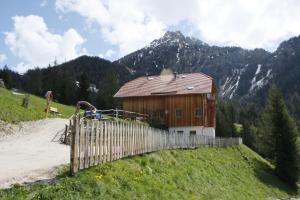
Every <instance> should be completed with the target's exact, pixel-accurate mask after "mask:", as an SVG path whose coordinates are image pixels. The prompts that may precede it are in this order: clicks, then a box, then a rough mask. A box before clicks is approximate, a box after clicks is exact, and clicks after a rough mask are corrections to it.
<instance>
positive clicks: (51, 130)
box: [0, 118, 70, 188]
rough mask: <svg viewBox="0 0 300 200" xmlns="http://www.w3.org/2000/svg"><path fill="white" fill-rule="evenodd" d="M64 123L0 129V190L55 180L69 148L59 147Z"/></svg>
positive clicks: (53, 121) (56, 121)
mask: <svg viewBox="0 0 300 200" xmlns="http://www.w3.org/2000/svg"><path fill="white" fill-rule="evenodd" d="M66 123H67V120H66V119H59V118H55V119H44V120H38V121H31V122H23V123H21V124H18V125H10V124H6V125H3V123H2V124H1V125H2V128H1V129H0V188H7V187H10V186H11V185H12V184H15V183H19V184H22V183H25V182H33V181H37V180H44V179H50V178H53V177H54V176H55V170H54V169H55V167H57V166H59V165H62V164H67V163H69V161H70V147H69V146H66V145H63V144H60V142H59V138H60V136H61V134H62V132H63V130H64V127H65V124H66ZM8 131H9V132H8Z"/></svg>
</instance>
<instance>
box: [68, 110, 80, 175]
mask: <svg viewBox="0 0 300 200" xmlns="http://www.w3.org/2000/svg"><path fill="white" fill-rule="evenodd" d="M73 120H74V125H73V128H72V132H71V133H72V143H71V144H72V145H71V165H70V166H71V172H72V174H75V173H76V172H78V135H79V115H75V116H74V118H73Z"/></svg>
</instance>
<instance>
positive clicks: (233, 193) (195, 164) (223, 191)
mask: <svg viewBox="0 0 300 200" xmlns="http://www.w3.org/2000/svg"><path fill="white" fill-rule="evenodd" d="M65 170H67V169H65ZM294 195H296V193H295V191H292V190H291V189H290V188H289V187H288V186H287V185H286V184H284V183H283V182H281V181H280V180H279V179H278V178H277V177H276V176H274V175H273V172H272V168H271V166H270V164H269V163H267V162H266V161H265V160H264V159H262V158H261V157H260V156H258V155H257V154H256V153H254V152H253V151H251V150H250V149H248V148H247V147H246V146H244V145H241V146H239V147H232V148H198V149H194V150H165V151H159V152H155V153H151V154H146V155H143V156H136V157H133V158H126V159H122V160H118V161H114V162H112V163H107V164H104V165H101V166H97V167H93V168H91V169H88V170H83V171H81V172H79V173H78V174H76V175H75V176H74V177H70V176H69V175H68V174H67V172H66V173H63V175H61V176H60V177H59V178H58V180H57V181H55V182H54V183H51V184H46V183H35V184H33V185H31V186H26V187H23V186H15V187H14V188H12V189H9V190H5V191H0V199H266V197H287V196H294Z"/></svg>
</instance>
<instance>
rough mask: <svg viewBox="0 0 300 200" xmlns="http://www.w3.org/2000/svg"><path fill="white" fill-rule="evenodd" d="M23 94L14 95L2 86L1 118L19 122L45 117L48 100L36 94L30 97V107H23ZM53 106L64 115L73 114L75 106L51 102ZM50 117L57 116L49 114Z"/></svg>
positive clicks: (0, 94)
mask: <svg viewBox="0 0 300 200" xmlns="http://www.w3.org/2000/svg"><path fill="white" fill-rule="evenodd" d="M23 97H24V96H23V95H14V94H12V92H11V91H9V90H6V89H4V88H0V120H3V121H7V122H11V123H17V122H20V121H29V120H36V119H42V118H45V112H44V109H45V106H46V100H45V99H43V98H40V97H37V96H34V95H30V97H29V106H28V108H24V107H22V106H21V105H22V99H23ZM51 106H52V107H56V108H58V111H59V112H60V113H61V114H62V115H61V116H62V117H68V116H71V115H72V114H73V113H74V110H75V108H74V107H72V106H66V105H63V104H59V103H55V102H52V103H51ZM48 117H57V116H56V115H52V114H49V116H48Z"/></svg>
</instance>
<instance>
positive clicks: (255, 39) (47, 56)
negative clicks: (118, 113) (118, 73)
mask: <svg viewBox="0 0 300 200" xmlns="http://www.w3.org/2000/svg"><path fill="white" fill-rule="evenodd" d="M299 10H300V1H299V0H251V1H250V0H226V1H224V0H26V1H25V0H1V6H0V67H3V66H4V65H7V66H8V67H9V68H10V69H13V70H15V71H18V72H20V73H23V72H25V71H26V70H28V69H32V68H36V67H40V68H43V67H47V66H48V65H49V64H50V65H53V63H54V62H55V61H56V62H57V63H63V62H65V61H68V60H71V59H74V58H76V57H78V56H80V55H90V56H99V57H102V58H105V59H108V60H111V61H113V60H116V59H118V58H120V57H122V56H124V55H126V54H128V53H130V52H133V51H135V50H137V49H140V48H142V47H144V46H146V45H148V44H149V43H150V42H151V41H153V40H154V39H157V38H160V37H162V36H163V35H164V33H165V32H166V31H168V30H171V31H177V30H179V31H181V32H182V33H183V34H184V35H186V36H192V37H195V38H198V39H200V40H202V41H203V42H206V43H208V44H211V45H219V46H240V47H243V48H247V49H253V48H264V49H266V50H268V51H270V52H272V51H274V50H276V48H277V47H278V45H279V44H280V42H282V41H283V40H286V39H288V38H290V37H293V36H298V35H299V34H300V26H299V22H300V12H299Z"/></svg>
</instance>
